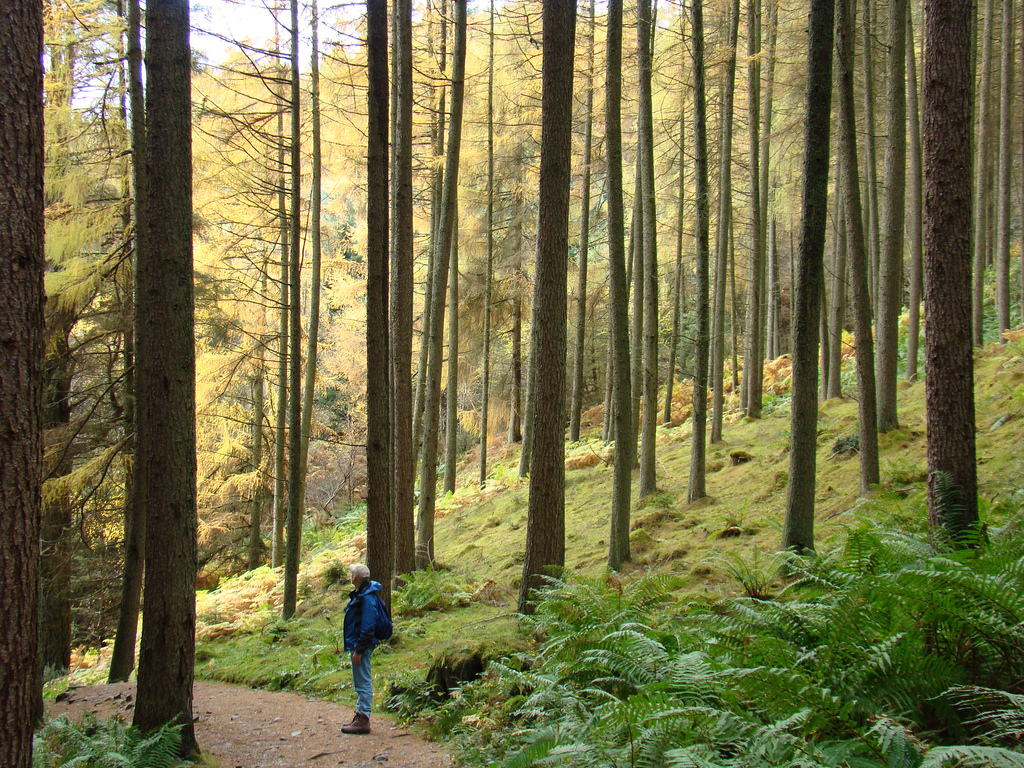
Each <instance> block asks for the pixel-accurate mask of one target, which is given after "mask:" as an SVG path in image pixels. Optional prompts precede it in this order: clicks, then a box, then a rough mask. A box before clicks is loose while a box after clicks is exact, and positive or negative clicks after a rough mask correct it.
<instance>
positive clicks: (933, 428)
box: [922, 0, 978, 540]
mask: <svg viewBox="0 0 1024 768" xmlns="http://www.w3.org/2000/svg"><path fill="white" fill-rule="evenodd" d="M970 14H971V6H970V4H969V3H963V2H958V1H957V0H929V1H928V3H926V5H925V46H924V123H923V128H924V130H923V135H922V143H923V145H924V206H925V207H924V254H925V266H924V278H925V285H924V291H925V302H924V306H925V324H926V326H927V328H928V333H927V334H926V335H925V406H926V414H927V415H926V421H927V429H928V473H929V474H928V522H929V523H930V524H931V525H932V526H938V525H941V526H943V527H944V528H945V529H946V531H947V533H948V534H949V535H950V536H951V537H952V538H953V539H954V540H958V539H959V540H963V538H964V535H965V534H967V533H968V532H969V528H970V527H971V526H973V525H974V524H976V523H977V520H978V486H977V482H978V481H977V464H976V460H975V443H974V428H975V420H974V360H973V355H972V352H971V319H970V315H969V312H968V306H969V305H968V302H967V287H968V285H969V284H970V283H969V281H968V275H969V274H970V267H971V250H970V232H971V208H970V200H971V152H970V148H971V139H970V127H971V78H970V45H971V44H970V30H971V22H970Z"/></svg>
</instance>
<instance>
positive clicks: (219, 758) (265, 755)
mask: <svg viewBox="0 0 1024 768" xmlns="http://www.w3.org/2000/svg"><path fill="white" fill-rule="evenodd" d="M59 699H60V700H59V701H51V702H47V707H46V711H47V714H48V715H49V716H51V717H56V716H58V715H68V716H69V717H71V718H77V717H81V715H82V714H83V713H85V712H90V713H92V714H94V715H96V716H97V717H100V718H109V717H115V716H121V717H123V718H124V719H125V721H126V722H130V721H131V711H132V708H133V707H134V701H135V684H134V683H117V684H113V685H89V686H82V687H78V688H70V689H68V691H67V693H65V694H61V696H60V697H59ZM192 712H193V714H194V716H195V717H196V739H197V740H198V741H199V746H200V748H201V749H202V751H203V755H204V756H205V755H212V756H213V757H214V760H211V761H210V762H211V764H213V765H217V766H219V768H299V766H302V767H303V768H307V767H308V768H336V766H345V768H450V766H451V761H450V760H449V759H448V757H447V755H445V754H444V752H443V751H442V749H441V747H440V746H439V745H437V744H433V743H431V742H428V741H424V740H423V739H422V738H420V737H419V736H416V735H415V734H412V733H410V732H408V731H407V730H405V729H403V728H401V727H399V726H397V725H396V724H395V723H393V722H392V721H390V720H388V719H386V718H384V717H382V716H381V715H380V714H375V715H374V716H373V718H372V721H371V724H372V727H373V731H372V732H371V733H369V734H366V735H347V734H344V733H342V732H341V726H342V725H344V724H345V723H347V722H348V721H349V720H351V719H352V711H351V710H350V709H348V708H347V707H343V706H341V705H340V704H335V703H333V702H329V701H320V700H319V699H313V698H310V697H307V696H303V695H300V694H296V693H271V692H269V691H260V690H254V689H252V688H244V687H241V686H236V685H226V684H224V683H196V684H195V687H194V689H193V701H192Z"/></svg>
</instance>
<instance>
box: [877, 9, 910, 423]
mask: <svg viewBox="0 0 1024 768" xmlns="http://www.w3.org/2000/svg"><path fill="white" fill-rule="evenodd" d="M908 3H909V0H889V3H888V7H889V24H888V30H889V45H888V63H887V65H886V70H887V71H888V77H887V79H886V90H885V101H886V105H887V109H886V113H885V131H886V134H888V141H887V142H886V145H885V197H884V201H883V207H882V227H881V249H880V256H879V271H878V315H877V317H876V318H875V329H876V333H877V337H878V354H877V356H876V359H875V363H876V365H875V388H876V392H877V398H876V400H877V407H878V413H877V416H878V430H879V431H880V432H888V431H889V430H891V429H896V428H897V427H898V426H899V415H898V413H897V410H896V380H897V378H898V376H899V374H898V371H897V368H898V365H899V360H898V358H899V322H900V309H901V308H902V307H903V224H904V219H905V212H904V211H905V206H906V186H907V185H906V178H907V91H906V82H907V75H906V71H907V57H906V41H907V32H906V29H907V14H908V13H909V11H908V7H907V6H908Z"/></svg>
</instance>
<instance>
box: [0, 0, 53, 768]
mask: <svg viewBox="0 0 1024 768" xmlns="http://www.w3.org/2000/svg"><path fill="white" fill-rule="evenodd" d="M4 20H5V23H4V24H0V51H3V54H2V55H0V102H2V103H3V105H4V108H3V110H0V145H2V146H3V147H4V151H3V152H2V153H0V171H2V172H0V211H3V212H4V216H3V223H2V224H0V253H2V254H3V255H4V256H3V258H2V259H0V329H2V330H0V382H3V386H0V424H2V425H3V427H2V433H0V434H2V438H0V510H3V513H2V514H0V563H2V564H3V567H0V611H2V612H3V616H4V620H3V622H2V624H0V765H4V766H10V768H30V766H31V765H32V729H33V726H34V724H35V718H34V716H33V714H34V709H35V702H36V697H37V680H38V677H37V674H36V670H37V667H36V662H37V658H38V643H39V640H38V637H39V636H38V634H37V628H38V619H39V611H38V600H39V532H40V520H39V509H40V506H41V504H42V493H41V484H42V477H43V463H42V459H43V452H42V445H43V378H42V372H43V371H42V366H41V365H40V363H41V361H42V360H43V356H44V337H43V323H44V320H43V308H44V302H45V297H44V293H43V272H44V255H43V205H44V204H43V98H42V96H43V66H42V55H43V6H42V4H41V3H38V2H28V1H27V0H12V2H10V3H7V4H6V7H5V9H4Z"/></svg>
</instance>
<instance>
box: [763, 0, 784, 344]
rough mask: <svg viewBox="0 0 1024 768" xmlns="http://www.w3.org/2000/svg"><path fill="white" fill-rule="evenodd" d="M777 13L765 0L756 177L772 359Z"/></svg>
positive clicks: (766, 326)
mask: <svg viewBox="0 0 1024 768" xmlns="http://www.w3.org/2000/svg"><path fill="white" fill-rule="evenodd" d="M778 16H779V5H778V2H777V0H768V51H767V54H766V57H767V58H766V60H765V65H764V98H763V99H762V101H761V160H760V163H759V165H760V171H761V178H760V180H759V183H760V185H761V194H760V197H761V241H762V242H761V254H762V256H761V258H762V260H763V261H764V263H765V268H764V270H762V272H763V274H762V282H763V283H764V286H763V288H762V296H763V299H762V301H763V303H764V304H765V308H764V310H762V314H763V315H764V320H763V322H762V323H761V324H760V328H759V333H760V335H761V339H762V340H761V342H760V348H761V353H762V355H761V356H762V358H763V359H768V360H774V359H775V356H776V354H768V348H769V346H770V345H771V344H772V343H773V342H772V341H771V340H770V339H771V333H772V332H771V324H770V323H769V322H768V316H769V314H770V313H771V312H772V311H773V310H772V307H771V299H770V296H771V292H772V281H773V280H775V278H774V277H773V275H772V270H771V269H769V266H768V265H769V263H770V262H769V250H771V251H772V258H774V245H773V244H771V242H770V234H769V223H768V216H769V208H770V206H771V204H770V200H769V195H770V190H769V185H768V180H769V173H770V168H769V165H770V162H771V135H772V109H773V106H774V105H773V102H774V96H775V46H776V40H777V39H778V26H779V24H778ZM773 318H774V316H773Z"/></svg>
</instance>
